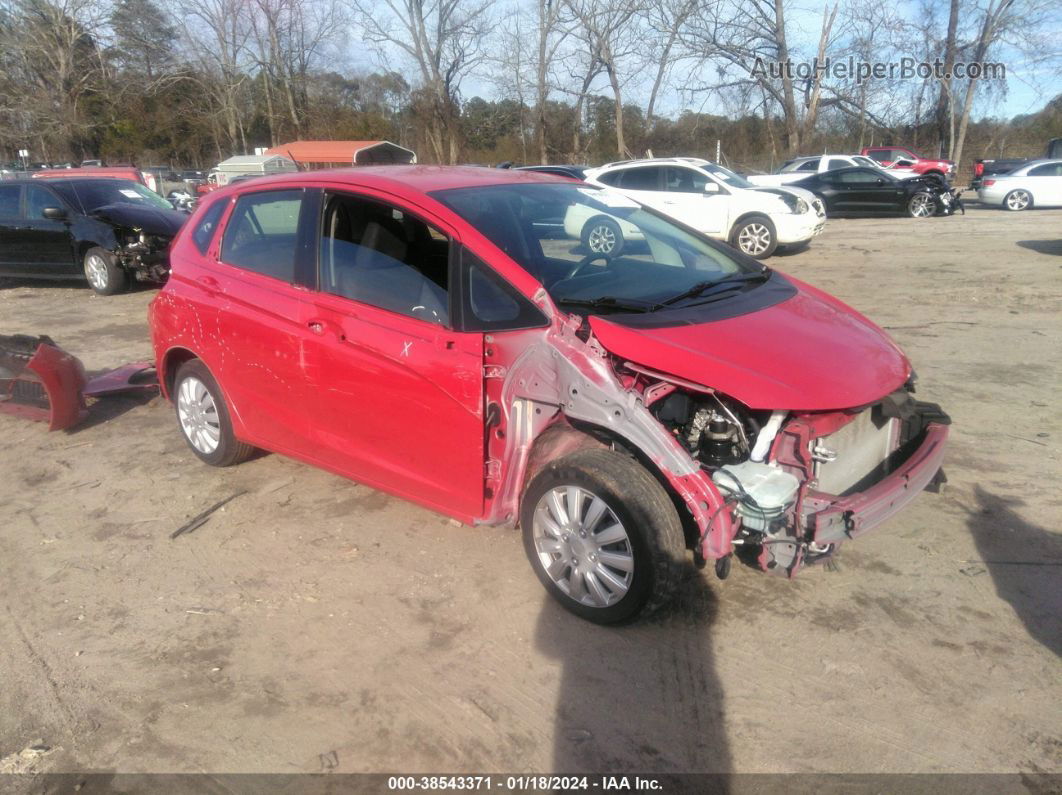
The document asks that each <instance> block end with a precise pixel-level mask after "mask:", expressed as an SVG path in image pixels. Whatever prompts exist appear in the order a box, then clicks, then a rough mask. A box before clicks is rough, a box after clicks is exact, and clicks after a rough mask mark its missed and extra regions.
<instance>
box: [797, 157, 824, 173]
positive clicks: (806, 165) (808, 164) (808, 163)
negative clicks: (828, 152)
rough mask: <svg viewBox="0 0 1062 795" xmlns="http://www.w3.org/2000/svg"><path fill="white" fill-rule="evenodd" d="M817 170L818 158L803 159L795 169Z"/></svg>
mask: <svg viewBox="0 0 1062 795" xmlns="http://www.w3.org/2000/svg"><path fill="white" fill-rule="evenodd" d="M818 170H819V158H817V157H816V158H815V159H813V160H805V161H804V162H803V163H801V164H800V165H799V166H798V167H797V171H818Z"/></svg>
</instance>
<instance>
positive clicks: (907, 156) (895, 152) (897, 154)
mask: <svg viewBox="0 0 1062 795" xmlns="http://www.w3.org/2000/svg"><path fill="white" fill-rule="evenodd" d="M860 154H863V155H866V156H867V157H869V158H871V159H872V160H875V161H877V162H878V163H880V164H881V165H882V166H885V167H886V168H888V167H889V166H892V165H893V164H894V163H896V162H898V161H910V163H911V170H912V171H913V172H914V173H915V174H918V175H925V174H935V175H937V176H939V177H941V178H943V179H951V178H952V177H954V176H955V163H954V162H953V161H951V160H934V159H933V158H930V157H922V156H921V155H919V154H916V153H914V152H912V151H911V150H910V149H906V148H904V147H902V146H865V147H863V151H862V152H861V153H860Z"/></svg>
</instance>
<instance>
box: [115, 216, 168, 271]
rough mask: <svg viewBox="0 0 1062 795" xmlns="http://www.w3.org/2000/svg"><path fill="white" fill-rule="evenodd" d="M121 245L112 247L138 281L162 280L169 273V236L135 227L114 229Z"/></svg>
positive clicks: (125, 267) (121, 262)
mask: <svg viewBox="0 0 1062 795" xmlns="http://www.w3.org/2000/svg"><path fill="white" fill-rule="evenodd" d="M115 236H116V237H117V238H118V239H119V240H121V241H122V245H120V246H118V247H117V248H116V249H114V255H115V256H116V257H117V258H118V261H119V263H120V264H121V266H122V267H123V268H124V269H125V270H126V271H128V272H129V273H130V274H132V275H133V276H134V277H135V278H136V279H137V280H138V281H146V282H162V281H165V279H166V277H167V276H168V275H169V272H170V266H169V255H168V251H169V247H170V242H171V240H172V238H171V237H166V236H163V235H152V234H148V233H147V232H144V231H143V230H142V229H139V228H136V227H130V228H120V229H116V230H115Z"/></svg>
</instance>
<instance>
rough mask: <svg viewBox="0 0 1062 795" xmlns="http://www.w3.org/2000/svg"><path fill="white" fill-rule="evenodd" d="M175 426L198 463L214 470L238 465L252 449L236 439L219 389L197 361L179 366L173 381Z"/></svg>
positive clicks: (207, 371) (206, 370)
mask: <svg viewBox="0 0 1062 795" xmlns="http://www.w3.org/2000/svg"><path fill="white" fill-rule="evenodd" d="M172 397H173V405H174V408H175V409H176V410H177V425H178V427H180V429H181V435H182V436H184V440H185V441H186V442H188V446H189V447H191V448H192V452H193V453H195V454H196V455H197V456H198V457H199V459H200V460H201V461H204V462H206V463H207V464H210V465H211V466H216V467H227V466H231V465H232V464H238V463H240V462H241V461H244V460H246V459H247V458H248V457H250V455H251V453H252V452H254V448H253V447H251V446H250V445H247V444H244V443H243V442H241V441H240V440H238V439H237V438H236V436H235V435H234V434H233V431H232V419H231V418H230V416H229V409H228V407H227V406H226V405H225V396H224V394H222V391H221V387H220V386H218V382H217V381H216V380H215V379H214V376H213V375H211V373H210V370H208V369H207V367H206V365H205V364H203V363H202V362H201V361H200V360H199V359H192V360H190V361H187V362H185V363H184V364H182V365H181V367H180V369H179V370H178V371H177V377H176V378H175V379H174V381H173V395H172Z"/></svg>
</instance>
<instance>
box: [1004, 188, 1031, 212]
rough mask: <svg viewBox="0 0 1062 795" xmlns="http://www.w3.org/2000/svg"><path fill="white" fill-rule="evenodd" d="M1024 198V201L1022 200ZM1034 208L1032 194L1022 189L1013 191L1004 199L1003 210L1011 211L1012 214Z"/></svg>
mask: <svg viewBox="0 0 1062 795" xmlns="http://www.w3.org/2000/svg"><path fill="white" fill-rule="evenodd" d="M1023 198H1024V200H1022V199H1023ZM1032 206H1033V197H1032V194H1031V193H1029V191H1027V190H1024V189H1022V188H1017V189H1015V190H1012V191H1011V192H1010V193H1008V194H1007V195H1006V196H1004V197H1003V209H1004V210H1010V212H1012V213H1020V212H1021V211H1022V210H1029V209H1031V208H1032Z"/></svg>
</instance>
